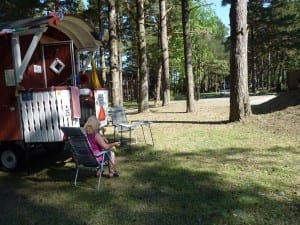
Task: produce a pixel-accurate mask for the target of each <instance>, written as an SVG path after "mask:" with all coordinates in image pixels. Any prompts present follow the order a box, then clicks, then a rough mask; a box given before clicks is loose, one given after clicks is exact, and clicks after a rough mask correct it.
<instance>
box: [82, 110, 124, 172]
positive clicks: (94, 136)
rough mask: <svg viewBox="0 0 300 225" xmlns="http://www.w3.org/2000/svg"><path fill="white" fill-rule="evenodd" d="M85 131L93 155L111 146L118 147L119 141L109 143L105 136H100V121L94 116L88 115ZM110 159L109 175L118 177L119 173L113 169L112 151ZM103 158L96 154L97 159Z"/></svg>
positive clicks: (113, 156)
mask: <svg viewBox="0 0 300 225" xmlns="http://www.w3.org/2000/svg"><path fill="white" fill-rule="evenodd" d="M83 128H84V129H85V132H86V134H87V137H88V140H89V142H90V144H91V147H92V149H93V151H94V155H99V153H100V152H101V151H104V150H110V149H112V148H113V147H119V146H120V142H113V143H109V142H108V141H107V139H106V138H104V137H102V136H101V135H100V133H99V129H100V122H99V120H98V119H97V117H96V116H90V117H89V118H88V120H87V121H86V123H85V124H84V127H83ZM109 157H110V160H109V159H105V160H108V167H109V177H118V176H119V174H118V173H117V171H115V169H114V165H115V153H114V152H113V151H111V152H110V156H109ZM102 159H103V156H102V155H101V156H98V157H97V160H98V161H100V160H102ZM99 175H100V174H99V170H98V171H97V176H99Z"/></svg>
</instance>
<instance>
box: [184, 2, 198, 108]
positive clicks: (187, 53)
mask: <svg viewBox="0 0 300 225" xmlns="http://www.w3.org/2000/svg"><path fill="white" fill-rule="evenodd" d="M181 8H182V27H183V42H184V43H183V45H184V65H185V74H186V84H187V102H186V103H187V104H186V106H187V107H186V111H187V112H194V111H195V98H194V89H195V87H194V77H193V66H192V48H191V46H192V45H191V37H190V24H189V11H190V9H189V2H188V1H186V0H181Z"/></svg>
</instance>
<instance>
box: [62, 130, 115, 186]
mask: <svg viewBox="0 0 300 225" xmlns="http://www.w3.org/2000/svg"><path fill="white" fill-rule="evenodd" d="M61 130H62V131H63V132H64V134H65V135H66V136H67V138H68V140H69V143H70V145H71V147H72V151H73V156H74V159H75V162H76V175H75V180H74V185H75V187H76V186H77V178H78V173H79V168H80V166H83V167H88V168H95V169H99V170H100V174H99V178H98V186H97V190H98V191H99V190H100V183H101V177H102V173H103V170H104V166H105V165H106V164H107V163H108V160H105V159H109V158H110V157H109V156H110V152H111V150H106V151H101V152H100V154H99V155H94V153H93V149H92V147H91V145H90V143H89V140H88V138H87V136H86V133H85V131H84V129H83V128H81V127H61ZM101 155H102V156H103V157H102V160H101V161H98V160H97V157H99V156H101ZM106 155H107V157H105V156H106ZM110 163H111V162H110Z"/></svg>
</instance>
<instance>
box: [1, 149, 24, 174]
mask: <svg viewBox="0 0 300 225" xmlns="http://www.w3.org/2000/svg"><path fill="white" fill-rule="evenodd" d="M24 156H25V151H24V150H23V149H22V148H21V147H20V146H18V145H16V144H10V145H5V146H1V149H0V166H1V168H2V169H3V170H4V171H17V170H19V169H21V168H22V166H23V162H24V161H25V160H24V158H25V157H24Z"/></svg>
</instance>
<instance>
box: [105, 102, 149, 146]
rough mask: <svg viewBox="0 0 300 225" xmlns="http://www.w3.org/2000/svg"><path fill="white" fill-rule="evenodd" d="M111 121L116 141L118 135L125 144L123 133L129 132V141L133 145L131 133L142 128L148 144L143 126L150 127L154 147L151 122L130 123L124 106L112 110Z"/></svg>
mask: <svg viewBox="0 0 300 225" xmlns="http://www.w3.org/2000/svg"><path fill="white" fill-rule="evenodd" d="M111 119H112V125H113V126H114V139H116V134H118V133H120V134H121V140H120V141H121V143H123V132H129V141H130V143H131V132H132V131H133V130H134V129H135V128H136V127H137V126H141V127H142V131H143V136H144V140H145V143H146V137H145V133H144V128H143V126H148V127H149V131H150V134H151V139H152V145H153V146H154V141H153V135H152V130H151V126H150V125H151V124H152V122H151V121H146V120H144V121H134V122H131V123H129V122H128V120H127V116H126V113H125V109H124V107H122V106H116V107H113V108H112V109H111Z"/></svg>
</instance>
